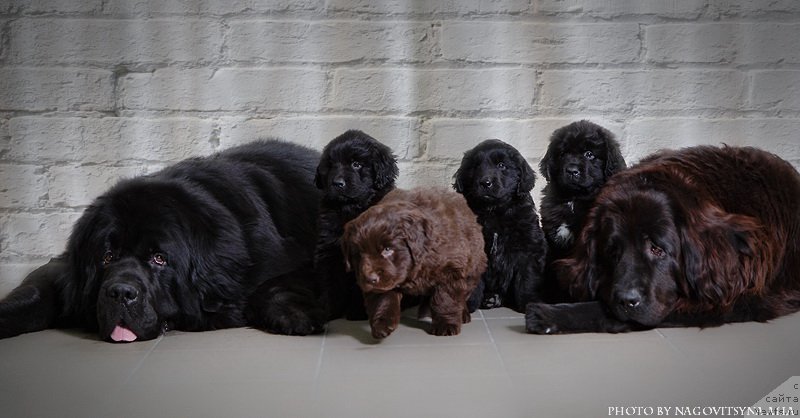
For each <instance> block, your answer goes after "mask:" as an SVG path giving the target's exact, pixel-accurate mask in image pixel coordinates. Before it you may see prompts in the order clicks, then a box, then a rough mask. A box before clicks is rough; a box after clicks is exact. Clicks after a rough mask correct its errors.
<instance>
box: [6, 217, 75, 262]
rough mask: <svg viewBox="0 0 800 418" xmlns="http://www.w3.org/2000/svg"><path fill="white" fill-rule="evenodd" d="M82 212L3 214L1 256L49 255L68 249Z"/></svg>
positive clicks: (32, 256) (8, 258)
mask: <svg viewBox="0 0 800 418" xmlns="http://www.w3.org/2000/svg"><path fill="white" fill-rule="evenodd" d="M79 217H80V213H76V212H65V213H45V214H40V213H15V214H11V215H7V216H3V217H0V259H2V260H12V259H23V260H26V259H31V258H46V257H52V256H55V255H58V254H60V253H61V252H62V251H64V247H65V246H66V243H67V239H68V238H69V234H70V232H71V231H72V225H73V224H74V223H75V221H77V220H78V218H79Z"/></svg>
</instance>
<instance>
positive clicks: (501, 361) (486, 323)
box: [481, 312, 511, 381]
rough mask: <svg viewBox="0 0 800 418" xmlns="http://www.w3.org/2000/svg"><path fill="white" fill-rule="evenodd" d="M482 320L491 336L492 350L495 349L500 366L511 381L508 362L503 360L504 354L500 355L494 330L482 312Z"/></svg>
mask: <svg viewBox="0 0 800 418" xmlns="http://www.w3.org/2000/svg"><path fill="white" fill-rule="evenodd" d="M481 319H483V326H484V327H485V328H486V333H487V334H489V342H490V343H491V346H492V349H494V353H495V355H496V356H497V359H498V360H499V361H500V366H501V367H502V368H503V376H505V378H506V379H509V381H511V374H510V373H509V372H508V367H506V361H505V359H504V358H503V354H502V353H500V347H498V345H497V341H496V340H495V339H494V335H493V334H492V330H491V329H490V328H489V323H488V322H487V321H486V318H485V317H484V316H483V312H481Z"/></svg>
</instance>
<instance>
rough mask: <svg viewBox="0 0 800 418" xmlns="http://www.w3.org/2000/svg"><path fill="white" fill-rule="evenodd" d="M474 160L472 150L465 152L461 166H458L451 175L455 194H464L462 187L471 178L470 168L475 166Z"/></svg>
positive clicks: (473, 151)
mask: <svg viewBox="0 0 800 418" xmlns="http://www.w3.org/2000/svg"><path fill="white" fill-rule="evenodd" d="M474 159H475V150H474V149H471V150H469V151H467V152H465V153H464V156H463V157H461V165H459V166H458V170H456V173H455V174H453V189H454V190H455V191H456V192H458V193H461V194H463V193H464V186H465V185H466V184H467V183H468V182H469V178H470V177H472V166H474V165H475V163H474V161H473V160H474Z"/></svg>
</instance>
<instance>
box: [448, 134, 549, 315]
mask: <svg viewBox="0 0 800 418" xmlns="http://www.w3.org/2000/svg"><path fill="white" fill-rule="evenodd" d="M454 179H455V183H454V184H453V187H454V188H455V189H456V191H457V192H458V193H461V194H463V195H464V198H465V199H466V200H467V204H468V205H469V207H470V208H471V209H472V211H473V212H475V214H476V215H477V216H478V223H480V224H481V225H482V226H483V239H484V243H485V244H484V249H485V251H486V255H487V257H488V259H489V263H488V268H487V269H486V272H485V273H484V274H483V276H482V278H481V282H480V284H479V285H478V287H477V288H476V289H475V291H473V293H472V294H471V296H470V299H469V301H468V308H469V310H470V312H473V311H474V310H475V309H476V308H477V307H481V308H484V309H489V308H496V307H500V306H506V307H509V308H511V309H514V310H516V311H519V312H522V311H523V310H524V309H525V306H526V305H527V304H528V303H529V302H532V301H537V300H539V299H540V295H539V290H540V287H541V285H542V275H543V272H544V267H545V257H546V254H547V242H546V241H545V238H544V233H543V232H542V229H541V227H540V226H539V217H538V215H537V213H536V205H535V204H534V202H533V199H532V198H531V194H530V192H531V190H532V189H533V186H534V183H535V181H536V174H535V173H534V171H533V169H532V168H531V166H530V165H528V162H527V161H525V158H523V157H522V155H521V154H520V153H519V151H517V149H516V148H514V147H512V146H511V145H509V144H506V143H504V142H502V141H499V140H496V139H490V140H486V141H483V142H481V143H480V144H478V145H477V146H475V147H474V148H472V149H471V150H469V151H467V152H466V153H465V154H464V158H463V159H462V160H461V166H460V167H459V169H458V171H457V172H456V174H455V176H454Z"/></svg>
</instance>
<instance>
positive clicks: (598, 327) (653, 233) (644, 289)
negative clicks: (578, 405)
mask: <svg viewBox="0 0 800 418" xmlns="http://www.w3.org/2000/svg"><path fill="white" fill-rule="evenodd" d="M798 208H800V175H799V174H798V172H797V171H796V170H795V169H794V168H793V167H792V166H791V165H790V164H789V163H787V162H786V161H783V160H781V159H780V158H778V157H777V156H775V155H773V154H770V153H767V152H765V151H761V150H758V149H755V148H749V147H746V148H739V147H722V148H717V147H708V146H701V147H694V148H687V149H684V150H680V151H664V152H661V153H658V154H655V155H653V156H651V157H649V158H647V159H645V160H643V161H642V162H641V163H640V164H638V165H637V166H635V167H632V168H630V169H628V170H625V171H623V172H620V173H618V174H616V175H615V176H614V177H612V179H611V180H610V181H609V182H608V184H607V185H606V186H605V187H604V188H603V190H602V191H601V192H600V194H599V195H598V197H597V199H596V202H595V205H594V207H593V208H592V209H591V211H590V212H589V216H588V219H587V222H586V227H585V228H584V229H583V231H582V232H581V235H580V237H579V239H578V242H577V243H576V246H575V251H574V253H573V255H572V256H571V257H569V258H565V259H563V260H560V261H558V262H556V264H555V267H556V270H557V271H558V273H559V279H560V281H561V283H562V285H563V286H564V287H565V288H568V289H569V290H570V293H571V295H572V297H573V298H575V299H577V300H582V301H586V302H583V303H576V304H561V305H537V304H531V305H529V307H528V312H527V316H526V322H527V328H528V331H530V332H534V333H557V332H562V333H563V332H623V331H630V330H635V329H643V328H653V327H683V326H700V327H707V326H717V325H721V324H724V323H728V322H743V321H767V320H769V319H772V318H776V317H778V316H781V315H786V314H789V313H792V312H796V311H798V310H800V211H798ZM592 312H593V313H592Z"/></svg>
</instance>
